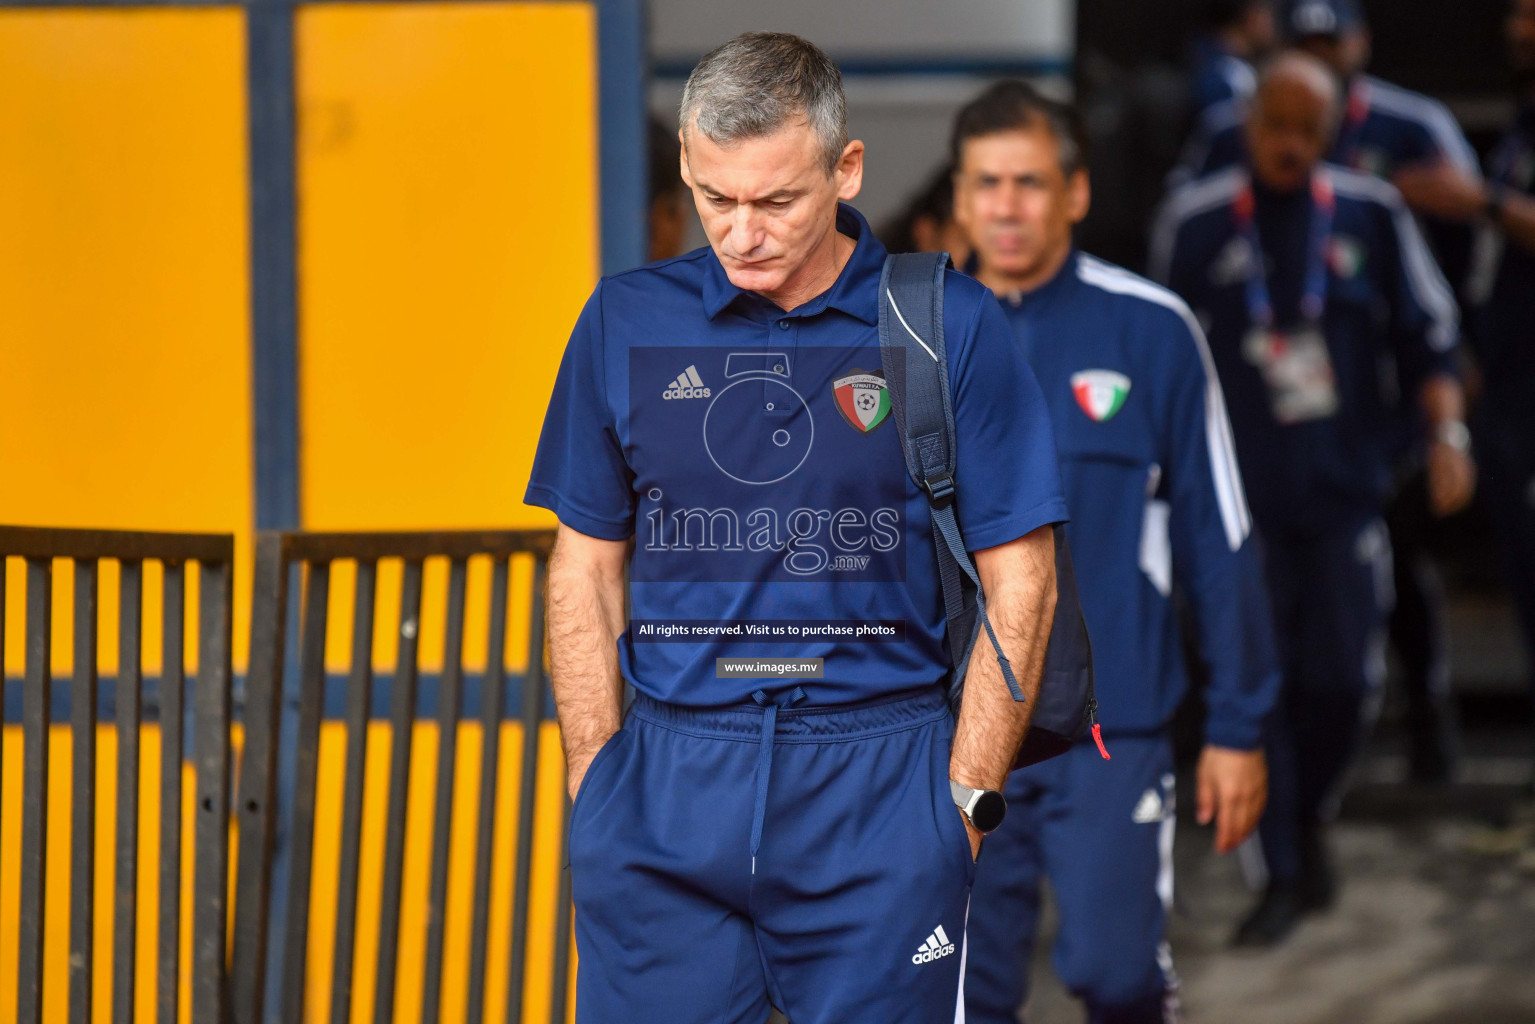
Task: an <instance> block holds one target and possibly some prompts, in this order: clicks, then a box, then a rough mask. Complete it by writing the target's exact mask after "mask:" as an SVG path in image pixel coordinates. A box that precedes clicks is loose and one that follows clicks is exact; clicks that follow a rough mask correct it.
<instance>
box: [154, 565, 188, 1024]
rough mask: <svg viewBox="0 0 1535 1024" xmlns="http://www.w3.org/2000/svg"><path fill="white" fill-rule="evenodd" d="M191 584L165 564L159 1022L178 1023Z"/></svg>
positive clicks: (182, 568) (182, 571) (183, 572)
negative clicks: (185, 697) (183, 764)
mask: <svg viewBox="0 0 1535 1024" xmlns="http://www.w3.org/2000/svg"><path fill="white" fill-rule="evenodd" d="M186 582H187V567H186V565H185V563H182V562H166V563H165V593H164V597H163V600H162V602H161V612H162V614H163V616H164V640H163V642H162V644H161V653H160V665H161V667H160V908H159V920H158V922H157V924H158V929H159V930H158V939H159V942H158V945H159V970H158V971H157V972H156V974H155V999H156V1001H157V1003H158V1007H159V1013H158V1016H157V1018H156V1019H157V1020H158V1022H159V1024H176V1021H177V1019H178V1018H179V1017H180V1014H181V1007H180V998H179V997H180V987H181V761H182V756H183V751H182V736H181V716H182V696H183V691H184V690H185V688H186V677H185V675H184V669H183V665H184V663H185V658H186Z"/></svg>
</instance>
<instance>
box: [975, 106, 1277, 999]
mask: <svg viewBox="0 0 1535 1024" xmlns="http://www.w3.org/2000/svg"><path fill="white" fill-rule="evenodd" d="M950 149H951V155H952V159H953V161H954V166H955V169H956V170H955V180H956V197H955V213H956V216H957V217H958V219H959V220H960V221H961V223H962V225H963V227H964V228H965V230H966V232H967V233H968V235H969V236H970V238H971V240H972V244H973V246H974V250H973V251H974V253H975V258H974V260H973V261H972V262H971V264H970V266H969V267H968V268H967V269H969V270H970V271H971V272H972V273H973V274H975V275H976V277H977V279H978V280H980V281H981V283H983V284H985V285H986V286H988V287H989V288H991V289H992V291H993V292H995V293H996V295H997V296H998V298H999V299H1000V301H1001V303H1002V309H1003V312H1004V313H1006V315H1007V319H1008V321H1009V322H1010V323H1011V324H1012V327H1013V331H1014V334H1015V341H1016V344H1017V346H1018V348H1019V350H1020V351H1021V352H1023V353H1024V355H1025V356H1026V357H1027V358H1028V360H1029V365H1030V366H1031V367H1033V369H1034V373H1035V376H1036V377H1037V378H1038V379H1039V382H1040V386H1041V387H1042V388H1043V389H1044V393H1045V401H1046V403H1047V404H1048V406H1049V408H1050V415H1051V423H1052V425H1053V427H1054V429H1055V436H1056V440H1057V443H1058V444H1059V445H1060V451H1061V475H1062V477H1063V479H1064V482H1065V485H1066V497H1067V501H1068V502H1069V504H1070V506H1071V509H1072V514H1073V519H1072V524H1071V526H1070V527H1068V535H1069V538H1070V540H1071V544H1072V550H1073V553H1074V560H1075V562H1076V565H1077V570H1076V572H1077V579H1078V585H1079V588H1080V592H1081V600H1082V610H1083V614H1084V616H1085V619H1086V622H1087V627H1088V630H1089V631H1090V632H1091V634H1092V638H1093V661H1094V667H1095V679H1096V686H1097V694H1098V697H1099V699H1100V701H1101V707H1102V712H1101V715H1102V724H1103V734H1104V743H1105V745H1106V747H1107V749H1108V751H1109V753H1110V754H1111V756H1112V759H1111V760H1109V761H1103V760H1102V759H1101V756H1100V752H1099V751H1098V749H1096V747H1095V745H1094V744H1093V743H1092V742H1091V741H1090V740H1089V741H1085V742H1081V743H1078V744H1077V745H1076V746H1075V747H1074V748H1073V749H1072V750H1070V751H1069V752H1068V753H1066V754H1065V755H1064V756H1062V757H1059V758H1056V759H1055V760H1053V761H1048V762H1045V763H1043V764H1037V765H1031V766H1029V767H1027V768H1024V769H1021V770H1019V771H1016V772H1014V773H1013V774H1012V776H1011V777H1010V778H1009V779H1008V784H1007V789H1006V790H1005V793H1006V796H1007V799H1008V806H1009V812H1008V816H1007V817H1006V818H1005V819H1004V820H1003V823H1002V827H1001V828H1000V829H998V830H997V832H995V833H993V834H992V835H991V836H990V837H989V838H988V839H987V841H986V842H987V849H986V856H985V857H984V858H983V859H982V861H981V863H980V864H979V865H978V868H977V872H976V886H975V898H974V903H973V906H972V907H971V910H970V932H969V934H970V935H971V937H972V941H973V942H974V946H973V950H972V952H971V958H970V964H969V967H968V970H967V979H966V983H965V1014H966V1020H967V1021H969V1022H970V1024H1012V1022H1013V1021H1016V1020H1017V1011H1018V1008H1019V1007H1020V1006H1021V1005H1022V1004H1023V1002H1024V999H1025V996H1026V994H1027V981H1028V971H1029V963H1030V960H1031V957H1032V949H1033V945H1034V941H1035V939H1036V937H1037V933H1038V926H1039V912H1040V905H1041V899H1040V893H1041V885H1042V882H1043V880H1044V879H1045V878H1046V877H1048V878H1049V880H1050V885H1051V890H1052V892H1053V893H1054V895H1055V900H1056V905H1057V906H1058V908H1059V911H1060V929H1059V931H1058V933H1057V935H1056V939H1055V958H1054V961H1055V968H1056V972H1057V974H1058V975H1059V976H1060V978H1061V980H1062V981H1063V982H1064V983H1065V985H1066V987H1067V988H1068V989H1069V990H1070V991H1071V992H1072V993H1073V994H1074V995H1075V996H1077V997H1078V998H1079V999H1081V1000H1082V1001H1083V1002H1084V1003H1085V1004H1086V1007H1087V1017H1088V1020H1089V1021H1092V1022H1093V1024H1108V1022H1119V1024H1131V1022H1140V1021H1144V1022H1147V1024H1154V1022H1160V1021H1163V1020H1165V1019H1168V1015H1171V1014H1173V1013H1175V1012H1176V1009H1177V1007H1178V1005H1179V1000H1180V996H1179V988H1178V986H1179V983H1178V977H1177V974H1176V972H1175V971H1174V969H1173V960H1172V953H1171V951H1170V950H1169V948H1168V944H1167V940H1166V926H1167V915H1168V913H1169V910H1170V908H1171V903H1172V898H1173V863H1172V842H1173V829H1174V827H1175V824H1176V817H1177V816H1176V814H1175V808H1174V804H1175V793H1174V788H1175V787H1174V782H1175V773H1174V766H1173V751H1172V739H1171V735H1170V733H1171V723H1172V719H1173V715H1174V713H1175V712H1176V711H1177V708H1178V704H1179V701H1180V700H1181V699H1182V697H1183V694H1184V692H1185V689H1186V680H1187V676H1186V672H1185V669H1184V659H1183V645H1182V641H1181V634H1180V630H1179V626H1178V621H1179V616H1178V609H1177V605H1176V603H1175V602H1174V599H1173V593H1174V587H1175V585H1176V587H1177V588H1178V589H1179V590H1180V591H1181V593H1182V595H1183V598H1184V603H1185V605H1186V606H1187V608H1188V609H1189V610H1190V611H1191V612H1192V613H1193V615H1192V618H1193V619H1194V621H1195V622H1196V623H1197V625H1198V637H1199V650H1200V660H1201V661H1202V662H1203V664H1204V666H1205V667H1206V668H1207V670H1208V676H1209V679H1210V684H1209V687H1208V689H1207V691H1206V696H1207V704H1208V706H1209V708H1210V713H1209V716H1208V718H1207V720H1206V722H1205V741H1206V744H1205V747H1204V750H1203V751H1202V752H1201V755H1200V759H1199V765H1198V768H1197V770H1196V778H1197V786H1196V790H1197V802H1198V808H1197V818H1198V820H1199V821H1200V822H1201V823H1205V824H1213V825H1214V826H1215V848H1216V850H1217V851H1218V852H1221V853H1227V852H1230V851H1232V850H1234V849H1236V848H1237V846H1238V845H1239V844H1240V843H1241V842H1242V841H1243V840H1244V839H1245V838H1246V837H1247V835H1248V834H1249V833H1250V832H1251V831H1252V829H1253V827H1254V826H1255V825H1256V824H1257V822H1258V816H1259V814H1260V813H1261V811H1262V808H1263V800H1264V790H1265V769H1264V758H1263V751H1262V739H1263V723H1264V719H1265V718H1266V717H1267V715H1268V714H1269V712H1270V711H1271V710H1272V708H1273V706H1274V701H1275V700H1276V699H1277V697H1278V693H1279V672H1278V666H1277V662H1276V660H1275V656H1274V643H1273V636H1272V625H1271V622H1270V617H1269V613H1268V601H1267V598H1266V595H1265V593H1264V590H1263V577H1262V572H1261V570H1260V567H1259V564H1258V556H1257V551H1256V543H1255V541H1254V539H1253V538H1252V536H1251V527H1252V520H1251V516H1250V515H1249V512H1248V508H1247V499H1246V497H1245V496H1244V494H1243V490H1242V480H1241V474H1240V473H1239V472H1238V470H1237V462H1236V452H1235V450H1234V447H1233V445H1232V440H1231V427H1230V423H1229V422H1228V419H1227V415H1226V409H1225V400H1224V398H1223V396H1222V393H1221V387H1220V382H1219V380H1217V379H1216V376H1215V367H1214V365H1213V364H1212V363H1211V362H1210V357H1209V349H1208V347H1207V346H1206V344H1205V339H1204V332H1203V331H1202V330H1201V329H1200V326H1199V323H1198V321H1196V320H1195V319H1194V316H1193V313H1192V312H1191V311H1190V310H1189V308H1188V306H1187V305H1186V304H1185V303H1184V302H1183V300H1182V299H1180V298H1178V296H1176V295H1174V294H1173V293H1172V292H1170V291H1168V290H1167V289H1166V288H1162V287H1160V286H1158V285H1155V284H1153V283H1151V282H1150V281H1148V280H1146V279H1145V278H1143V277H1139V276H1137V275H1135V274H1132V273H1130V272H1129V271H1127V270H1124V269H1123V268H1121V267H1116V266H1113V265H1112V264H1109V263H1105V262H1103V261H1102V260H1099V259H1095V258H1094V257H1092V256H1089V255H1088V254H1087V253H1085V252H1083V251H1081V250H1080V249H1078V248H1077V247H1076V246H1075V245H1074V244H1073V241H1072V232H1073V228H1074V226H1075V225H1076V224H1077V223H1078V222H1080V221H1081V219H1082V218H1083V217H1084V216H1085V215H1086V214H1087V210H1088V206H1089V201H1090V191H1091V190H1090V186H1089V181H1088V168H1087V140H1086V134H1085V132H1084V130H1083V128H1082V123H1081V119H1080V117H1079V116H1078V115H1077V112H1076V111H1075V110H1074V109H1073V108H1072V107H1070V106H1068V105H1067V104H1063V103H1059V102H1056V101H1054V100H1051V99H1048V98H1046V97H1044V96H1042V95H1041V94H1040V93H1039V92H1038V91H1036V90H1035V89H1034V88H1032V87H1031V86H1029V85H1027V84H1026V83H1023V82H1016V81H1004V82H999V83H997V84H996V85H994V86H992V87H991V88H989V89H987V90H986V91H985V92H983V93H981V95H979V96H978V97H976V98H975V99H974V100H972V101H971V102H970V103H968V104H967V105H966V106H965V107H963V108H962V109H961V110H960V112H959V114H958V116H957V117H956V119H955V123H954V129H953V140H952V142H951V145H950Z"/></svg>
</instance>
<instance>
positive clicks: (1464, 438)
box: [1431, 420, 1471, 455]
mask: <svg viewBox="0 0 1535 1024" xmlns="http://www.w3.org/2000/svg"><path fill="white" fill-rule="evenodd" d="M1431 437H1432V440H1433V441H1434V443H1435V444H1442V445H1446V446H1448V447H1450V448H1453V449H1455V450H1456V451H1458V452H1460V453H1461V454H1462V455H1466V454H1469V453H1470V451H1471V430H1470V428H1469V427H1467V426H1466V424H1465V423H1464V422H1463V421H1461V420H1440V421H1439V422H1438V423H1436V424H1434V430H1433V434H1432V435H1431Z"/></svg>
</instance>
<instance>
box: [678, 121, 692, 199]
mask: <svg viewBox="0 0 1535 1024" xmlns="http://www.w3.org/2000/svg"><path fill="white" fill-rule="evenodd" d="M677 142H678V146H677V164H678V166H679V167H680V168H681V170H682V181H683V184H685V185H687V187H688V188H689V189H692V187H693V172H692V171H691V170H690V169H689V168H688V139H687V136H686V135H684V134H683V133H682V129H681V128H678V129H677Z"/></svg>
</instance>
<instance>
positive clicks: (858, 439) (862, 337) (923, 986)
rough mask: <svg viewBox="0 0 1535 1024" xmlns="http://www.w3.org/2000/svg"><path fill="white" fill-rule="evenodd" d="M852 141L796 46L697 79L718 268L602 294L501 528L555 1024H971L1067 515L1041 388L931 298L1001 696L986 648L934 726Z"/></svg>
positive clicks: (687, 124)
mask: <svg viewBox="0 0 1535 1024" xmlns="http://www.w3.org/2000/svg"><path fill="white" fill-rule="evenodd" d="M846 111H847V103H846V97H845V95H844V93H843V89H842V78H841V75H840V73H839V72H838V70H837V67H836V65H835V64H833V63H832V62H831V61H830V60H829V59H828V58H827V57H826V55H825V54H824V53H822V52H821V51H820V50H819V49H818V48H816V47H815V46H814V45H812V44H811V43H809V42H807V41H805V40H803V39H800V38H798V37H797V36H792V35H787V34H782V33H748V34H745V35H742V36H739V37H737V38H735V39H733V40H731V41H730V42H728V43H725V44H724V45H722V46H720V47H718V48H716V49H715V50H713V51H711V52H710V53H709V54H708V55H706V56H705V57H704V58H703V59H702V60H701V61H700V62H699V63H698V65H697V66H696V67H695V68H694V69H693V72H692V74H691V75H690V76H689V78H688V81H687V84H686V86H685V88H684V90H683V96H682V103H681V109H680V112H679V119H678V120H679V128H680V135H681V141H682V154H681V173H682V177H683V180H684V181H685V182H686V183H687V185H688V187H689V189H690V190H691V192H692V195H693V201H694V206H695V207H696V209H697V211H698V214H699V218H700V220H701V222H702V225H703V228H704V234H705V235H706V236H707V238H708V240H709V246H708V247H707V248H702V249H699V250H697V251H695V252H692V253H688V254H686V255H683V256H680V257H677V258H676V259H672V260H667V261H664V262H661V263H655V264H651V265H648V266H644V267H640V268H638V269H635V270H630V271H628V272H625V273H621V274H615V275H613V276H610V277H606V278H604V279H603V280H602V281H601V282H600V283H599V284H598V286H597V288H596V290H595V291H594V292H593V293H592V296H591V298H590V299H589V300H588V302H587V305H586V308H585V309H584V310H583V311H582V313H581V315H580V318H579V319H578V320H577V322H576V325H575V328H574V330H573V332H572V334H571V337H570V341H569V344H568V345H567V347H566V350H565V355H564V358H563V361H562V363H561V366H560V370H559V374H558V377H557V379H556V381H555V385H554V393H553V395H552V397H551V400H550V403H549V408H548V412H547V414H546V416H545V420H544V427H543V432H542V435H541V436H540V438H539V443H538V449H537V454H536V456H535V461H534V466H533V472H532V479H531V481H530V482H529V485H528V489H527V494H526V500H527V501H528V502H529V503H530V504H533V505H539V506H542V507H544V508H547V509H550V510H552V511H553V512H554V513H555V514H556V515H557V517H558V519H559V532H558V537H557V540H556V545H555V550H554V553H553V556H552V558H551V559H550V562H549V588H548V602H547V607H548V625H549V663H550V678H551V683H552V686H553V690H554V698H555V703H556V705H557V709H558V712H559V720H560V729H561V737H562V742H563V745H564V751H565V757H566V774H567V786H568V790H569V792H570V794H571V796H572V798H573V800H574V801H575V803H574V805H573V807H572V810H571V816H570V839H569V856H570V872H571V883H572V891H573V896H574V902H575V924H576V942H577V948H578V950H579V953H580V969H579V973H578V976H577V982H576V1019H577V1021H579V1022H581V1024H614V1022H619V1021H622V1022H624V1024H715V1022H725V1024H760V1022H761V1021H763V1020H764V1019H765V1018H766V1017H767V1016H768V1013H769V1008H770V1006H771V1007H777V1008H778V1009H780V1010H782V1011H783V1012H784V1013H785V1014H786V1015H787V1016H788V1018H789V1019H790V1020H792V1021H794V1024H931V1022H933V1021H941V1020H963V1004H962V1003H961V1001H960V996H961V992H962V985H963V977H964V965H965V958H966V955H967V940H966V931H965V921H966V916H967V913H968V907H969V892H970V886H971V883H972V881H973V878H974V873H975V858H976V855H977V853H978V851H979V849H980V845H981V839H982V836H983V834H984V833H985V832H988V831H991V830H993V829H995V828H996V826H997V824H998V823H999V822H1000V821H1001V819H1002V817H1003V815H1004V814H1005V810H1006V806H1005V802H1004V800H1003V797H1002V794H1001V792H1000V790H1001V789H1002V786H1003V783H1004V781H1005V779H1006V777H1007V773H1008V769H1009V768H1010V767H1011V766H1012V764H1013V762H1014V758H1015V756H1016V754H1017V753H1018V751H1019V749H1020V747H1021V745H1022V742H1023V739H1024V734H1025V731H1026V729H1027V727H1028V723H1029V719H1030V716H1031V714H1032V712H1033V708H1034V706H1035V703H1036V698H1037V697H1038V695H1039V687H1040V676H1041V672H1042V670H1043V666H1044V658H1045V648H1046V644H1047V641H1048V638H1049V635H1050V629H1051V624H1052V621H1053V617H1054V610H1055V601H1056V596H1055V595H1056V590H1055V587H1056V577H1055V560H1054V559H1055V541H1054V533H1053V526H1054V524H1057V523H1061V522H1064V521H1065V519H1066V508H1065V502H1064V500H1063V498H1062V494H1061V484H1060V477H1059V472H1058V470H1057V465H1056V455H1055V441H1054V438H1053V436H1052V434H1051V432H1050V422H1049V417H1048V413H1047V411H1046V408H1045V404H1044V401H1043V399H1042V397H1041V395H1040V392H1039V386H1038V384H1037V383H1036V382H1035V380H1034V376H1033V374H1032V373H1031V372H1030V370H1029V367H1028V364H1027V363H1026V362H1025V361H1024V360H1023V358H1022V357H1021V356H1020V355H1019V354H1018V352H1017V350H1016V348H1015V346H1014V345H1013V344H1012V338H1011V332H1010V330H1009V328H1008V325H1007V321H1006V320H1005V319H1004V317H1003V315H1002V311H1001V309H1000V308H999V307H998V306H997V303H996V300H995V299H994V298H992V296H991V294H990V293H989V292H988V291H987V290H986V289H985V288H984V287H983V286H981V285H980V284H978V283H976V282H975V281H974V280H972V279H970V278H968V277H966V276H964V275H963V274H960V273H958V272H957V271H952V270H950V271H948V272H946V273H945V275H944V276H943V278H942V286H943V292H942V302H943V306H942V316H943V325H944V336H945V339H946V355H945V358H946V359H947V363H948V374H949V380H950V384H951V391H952V399H953V401H952V405H953V417H954V437H955V440H956V446H957V453H958V463H957V472H956V473H955V475H954V505H953V508H954V509H955V511H956V515H957V518H958V520H959V521H960V528H961V530H962V532H963V535H964V537H965V539H966V541H967V543H968V544H969V545H970V546H971V547H972V549H973V550H974V559H975V565H976V567H977V569H978V572H979V577H980V579H981V581H982V583H983V584H984V588H985V593H986V598H987V601H986V603H987V609H988V612H989V615H990V620H991V622H992V624H993V626H994V627H995V630H996V633H997V634H998V637H999V640H1000V644H1001V647H1002V649H1003V650H1004V651H1005V652H1006V654H1007V657H1008V659H1009V661H1010V662H1011V665H1012V669H1013V675H1014V677H1015V679H1016V681H1017V682H1018V683H1019V684H1020V688H1021V690H1022V691H1023V694H1022V695H1023V696H1024V698H1025V699H1024V700H1023V701H1021V702H1015V701H1014V699H1013V695H1012V693H1011V692H1010V687H1009V685H1008V682H1007V681H1006V679H1005V677H1004V674H1003V670H1002V667H1001V665H1000V663H999V661H998V659H997V656H996V654H995V653H994V652H993V650H992V648H991V646H990V645H989V644H982V645H980V646H978V647H977V648H976V649H975V652H974V654H973V656H972V657H971V658H970V661H969V668H968V671H967V672H966V673H965V677H964V685H963V696H962V704H961V706H960V708H959V710H958V714H957V716H956V715H955V714H953V713H952V712H951V710H950V707H949V695H948V693H947V692H946V690H945V686H944V684H945V682H946V681H948V678H949V676H950V675H951V674H952V672H953V663H952V662H953V659H952V657H951V655H950V651H949V648H948V646H947V640H946V635H947V620H946V618H945V612H944V604H943V599H942V591H941V582H940V579H939V575H938V559H937V549H936V547H935V544H934V533H933V526H932V519H931V517H930V515H929V504H928V497H927V495H926V493H925V492H923V491H921V490H919V489H918V487H917V485H916V483H915V482H914V481H913V479H912V477H911V476H910V474H909V473H908V471H907V467H906V459H905V454H904V449H903V437H902V427H901V426H899V425H896V426H892V425H891V424H892V422H893V421H894V420H895V417H894V416H893V415H892V414H891V400H890V395H889V392H888V390H887V383H886V381H885V378H884V376H883V373H882V370H881V367H882V360H881V352H880V330H879V324H880V298H881V295H880V279H881V273H882V271H883V268H884V266H885V259H886V252H885V249H884V247H883V246H882V245H880V243H879V241H878V240H877V239H876V238H875V237H874V234H873V232H872V231H871V230H870V228H869V224H868V222H867V221H865V220H864V218H863V217H862V216H861V215H860V214H859V213H858V212H857V211H856V210H854V209H853V207H851V206H849V205H847V203H846V201H848V200H851V199H853V198H854V197H855V196H856V195H857V194H858V191H859V187H860V184H861V182H862V179H863V156H864V147H863V144H862V143H861V142H858V141H856V140H849V139H848V135H847V120H846ZM892 305H894V304H893V300H892ZM894 308H896V309H897V310H898V309H899V307H898V306H894ZM916 319H917V323H919V324H921V323H923V322H924V321H923V320H922V319H920V318H916ZM924 344H926V343H925V342H924ZM914 351H915V350H914ZM934 358H938V356H934ZM626 599H627V600H626ZM626 683H627V684H629V685H630V686H632V687H633V689H634V691H635V697H634V701H633V704H632V705H631V706H630V707H629V708H628V709H627V712H626V710H625V708H624V701H623V697H624V689H625V684H626Z"/></svg>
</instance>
